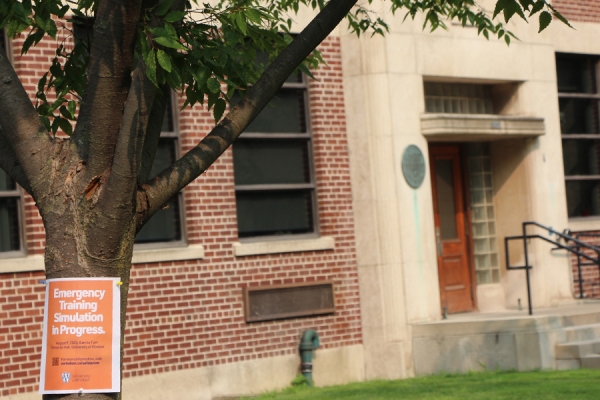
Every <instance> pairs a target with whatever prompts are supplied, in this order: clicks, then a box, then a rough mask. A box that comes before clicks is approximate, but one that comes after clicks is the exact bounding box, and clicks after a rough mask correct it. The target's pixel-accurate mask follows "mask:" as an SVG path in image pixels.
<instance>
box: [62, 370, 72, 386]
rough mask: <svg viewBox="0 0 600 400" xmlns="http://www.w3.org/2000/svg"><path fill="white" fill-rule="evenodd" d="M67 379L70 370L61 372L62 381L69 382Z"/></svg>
mask: <svg viewBox="0 0 600 400" xmlns="http://www.w3.org/2000/svg"><path fill="white" fill-rule="evenodd" d="M69 379H71V373H70V372H63V373H62V381H63V383H69Z"/></svg>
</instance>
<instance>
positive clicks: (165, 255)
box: [131, 244, 204, 264]
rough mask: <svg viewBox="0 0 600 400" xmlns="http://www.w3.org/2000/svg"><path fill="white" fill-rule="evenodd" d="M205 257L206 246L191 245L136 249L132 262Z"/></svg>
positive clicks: (140, 262) (199, 258)
mask: <svg viewBox="0 0 600 400" xmlns="http://www.w3.org/2000/svg"><path fill="white" fill-rule="evenodd" d="M203 258H204V246H202V245H198V244H197V245H191V246H187V247H173V248H168V247H167V248H162V249H151V250H147V249H143V250H134V251H133V259H132V260H131V263H132V264H145V263H154V262H163V261H184V260H201V259H203Z"/></svg>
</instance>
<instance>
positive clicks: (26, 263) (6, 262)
mask: <svg viewBox="0 0 600 400" xmlns="http://www.w3.org/2000/svg"><path fill="white" fill-rule="evenodd" d="M44 269H45V266H44V256H42V255H40V254H37V255H33V256H26V257H16V258H0V274H8V273H12V272H28V271H44Z"/></svg>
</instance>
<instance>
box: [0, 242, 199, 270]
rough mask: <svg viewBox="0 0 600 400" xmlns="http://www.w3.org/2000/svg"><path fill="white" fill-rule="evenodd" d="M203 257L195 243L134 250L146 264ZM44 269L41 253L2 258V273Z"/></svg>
mask: <svg viewBox="0 0 600 400" xmlns="http://www.w3.org/2000/svg"><path fill="white" fill-rule="evenodd" d="M203 258H204V246H202V245H193V246H187V247H175V248H163V249H152V250H135V251H134V252H133V259H132V264H144V263H153V262H162V261H183V260H201V259H203ZM44 270H45V266H44V256H42V255H40V254H36V255H32V256H26V257H15V258H0V274H8V273H15V272H30V271H44Z"/></svg>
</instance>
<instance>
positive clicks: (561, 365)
mask: <svg viewBox="0 0 600 400" xmlns="http://www.w3.org/2000/svg"><path fill="white" fill-rule="evenodd" d="M579 368H581V360H580V359H574V360H556V369H557V370H559V371H566V370H569V369H579Z"/></svg>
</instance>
